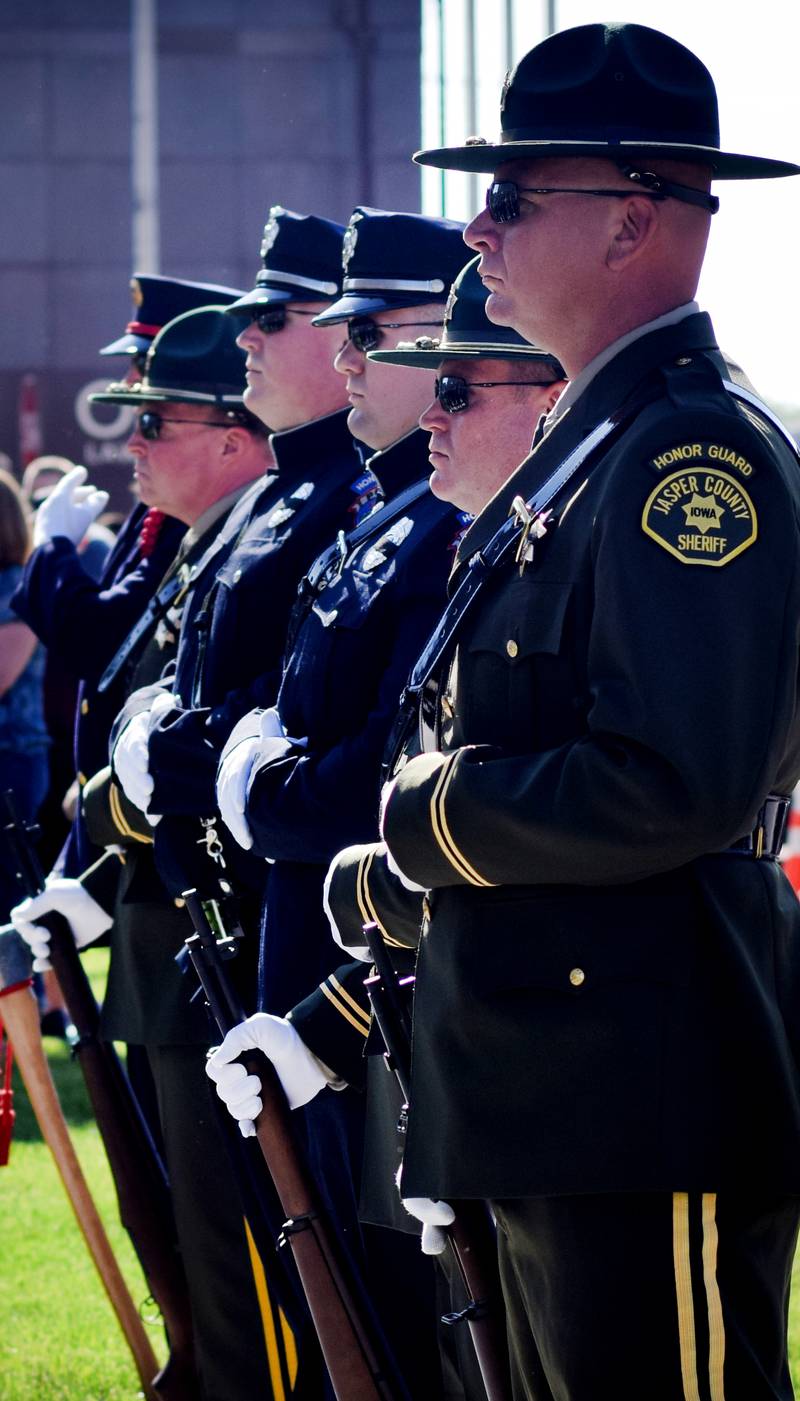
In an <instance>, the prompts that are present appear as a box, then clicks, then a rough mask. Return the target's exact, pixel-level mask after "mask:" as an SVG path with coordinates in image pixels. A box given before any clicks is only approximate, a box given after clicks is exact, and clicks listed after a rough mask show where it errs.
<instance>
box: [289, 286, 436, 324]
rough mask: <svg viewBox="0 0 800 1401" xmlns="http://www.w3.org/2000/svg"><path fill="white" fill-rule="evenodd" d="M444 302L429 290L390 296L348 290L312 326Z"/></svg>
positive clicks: (315, 319)
mask: <svg viewBox="0 0 800 1401" xmlns="http://www.w3.org/2000/svg"><path fill="white" fill-rule="evenodd" d="M439 301H441V302H442V305H444V298H443V297H439V296H437V295H436V293H435V292H428V293H427V294H426V295H425V296H421V295H419V294H410V293H407V294H406V295H402V294H401V295H399V296H395V297H389V296H385V297H383V296H379V295H376V296H372V297H370V296H365V295H363V294H361V293H357V292H348V293H347V295H346V296H344V297H340V298H339V300H338V301H336V302H332V303H331V305H330V306H329V307H326V308H325V310H324V311H321V312H320V314H319V316H315V317H314V320H313V321H312V323H311V324H312V326H332V325H334V323H335V322H337V321H350V320H351V318H353V317H355V316H372V315H374V313H375V312H376V311H402V310H403V308H404V307H413V306H427V305H428V303H429V302H439Z"/></svg>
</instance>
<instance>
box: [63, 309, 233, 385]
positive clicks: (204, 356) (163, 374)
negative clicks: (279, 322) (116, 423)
mask: <svg viewBox="0 0 800 1401" xmlns="http://www.w3.org/2000/svg"><path fill="white" fill-rule="evenodd" d="M225 312H226V308H225V307H222V306H207V307H201V308H200V309H199V310H198V311H187V312H184V314H183V316H178V317H176V318H175V320H174V321H170V323H169V325H168V326H165V327H164V329H163V331H159V333H158V335H157V336H156V338H155V340H154V341H153V344H152V346H151V347H150V349H149V351H148V352H147V364H146V367H145V372H144V376H143V378H142V379H141V380H139V382H138V383H137V384H110V385H109V386H108V388H107V389H106V390H104V391H103V392H102V393H99V394H90V395H89V398H90V400H91V402H92V403H93V404H216V405H218V406H219V407H220V408H235V409H238V408H241V407H242V396H243V394H244V391H245V388H246V384H247V381H246V379H245V360H246V356H245V353H244V351H243V350H240V349H239V347H238V345H237V344H236V336H237V334H238V330H239V327H238V326H237V324H236V322H235V321H232V320H231V319H230V317H228V316H226V315H225Z"/></svg>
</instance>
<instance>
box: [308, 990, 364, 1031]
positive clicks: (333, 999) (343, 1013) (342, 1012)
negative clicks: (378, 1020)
mask: <svg viewBox="0 0 800 1401" xmlns="http://www.w3.org/2000/svg"><path fill="white" fill-rule="evenodd" d="M319 988H320V992H322V993H324V994H325V996H326V997H327V999H328V1001H329V1002H330V1003H332V1004H333V1006H334V1007H335V1008H336V1010H337V1012H338V1013H339V1016H340V1017H344V1018H345V1020H346V1021H348V1022H349V1023H350V1025H351V1026H354V1027H355V1029H356V1031H360V1032H361V1035H362V1036H364V1037H366V1036H367V1035H368V1034H369V1033H368V1030H367V1028H366V1027H365V1026H364V1025H363V1023H361V1022H357V1021H356V1019H355V1017H354V1016H353V1014H352V1012H348V1010H347V1008H346V1007H345V1005H344V1003H343V1002H340V1001H339V998H338V997H337V996H336V994H335V992H332V991H331V989H330V988H329V987H328V985H327V983H320V985H319Z"/></svg>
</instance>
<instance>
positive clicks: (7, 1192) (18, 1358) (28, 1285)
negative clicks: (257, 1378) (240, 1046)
mask: <svg viewBox="0 0 800 1401" xmlns="http://www.w3.org/2000/svg"><path fill="white" fill-rule="evenodd" d="M107 959H108V951H107V950H105V949H97V950H91V951H90V952H89V953H88V954H87V955H86V956H85V962H86V965H87V967H88V970H89V972H90V974H91V975H92V978H93V981H94V982H95V985H96V987H97V988H102V984H103V979H104V975H105V968H106V964H107ZM1 1005H2V1004H0V1009H1ZM45 1049H46V1050H47V1053H48V1059H49V1062H50V1070H51V1073H52V1076H53V1080H54V1082H55V1085H56V1089H57V1091H58V1095H59V1098H60V1100H61V1104H62V1107H63V1110H64V1114H65V1117H66V1119H67V1123H68V1125H69V1129H70V1135H71V1137H72V1140H73V1143H74V1145H75V1149H76V1151H77V1154H78V1157H79V1158H80V1162H81V1167H82V1168H83V1171H84V1174H85V1176H86V1179H87V1181H88V1183H89V1189H90V1191H91V1193H92V1196H93V1198H94V1200H95V1203H96V1205H97V1208H98V1210H99V1212H100V1215H101V1217H102V1219H103V1224H104V1226H105V1228H106V1231H107V1233H108V1236H109V1239H110V1241H111V1245H112V1249H113V1250H114V1254H115V1255H116V1257H117V1260H118V1262H119V1265H120V1267H121V1269H122V1272H123V1274H124V1276H125V1279H126V1281H127V1284H128V1288H129V1289H130V1291H131V1294H132V1296H133V1299H134V1301H135V1302H136V1303H137V1304H143V1302H144V1300H145V1299H146V1298H147V1296H148V1293H149V1291H148V1289H147V1286H146V1284H145V1282H144V1279H143V1276H142V1273H141V1270H140V1269H139V1265H138V1261H137V1259H136V1256H135V1255H134V1252H133V1247H132V1246H131V1244H130V1241H129V1239H128V1236H127V1233H126V1232H125V1231H124V1230H123V1228H122V1226H121V1225H120V1224H119V1218H118V1216H117V1205H116V1196H115V1193H114V1186H113V1182H112V1179H111V1174H110V1172H109V1169H108V1164H107V1162H106V1158H105V1153H104V1151H103V1146H102V1143H101V1141H100V1136H99V1134H98V1132H97V1129H96V1128H95V1125H94V1120H93V1119H92V1117H91V1111H90V1108H89V1103H88V1100H87V1097H86V1093H85V1090H84V1085H83V1078H82V1076H81V1072H80V1069H79V1067H78V1066H77V1064H76V1063H75V1062H74V1061H73V1060H72V1059H71V1058H70V1055H69V1051H68V1049H67V1048H66V1046H65V1045H64V1043H63V1042H62V1041H57V1040H55V1039H52V1038H47V1040H46V1041H45ZM14 1104H15V1109H16V1111H17V1120H16V1124H15V1126H14V1139H13V1142H12V1145H11V1159H10V1162H9V1165H8V1167H5V1168H2V1169H0V1233H1V1234H0V1401H127V1398H131V1397H135V1396H137V1395H141V1392H140V1390H139V1383H138V1378H137V1375H136V1370H135V1367H134V1365H133V1362H132V1360H131V1356H130V1353H129V1352H128V1348H127V1345H126V1343H125V1341H124V1339H123V1336H122V1333H121V1332H120V1329H119V1325H118V1323H117V1320H116V1316H115V1314H114V1312H113V1310H112V1308H111V1304H110V1303H109V1301H108V1298H107V1296H106V1294H105V1291H104V1289H103V1287H102V1285H101V1283H100V1280H99V1277H98V1275H97V1272H96V1270H95V1267H94V1264H93V1262H92V1260H91V1258H90V1256H89V1253H88V1250H87V1248H86V1244H85V1242H84V1239H83V1236H82V1234H81V1232H80V1230H79V1228H78V1225H77V1222H76V1220H75V1217H74V1216H73V1213H72V1208H71V1207H70V1205H69V1202H68V1200H67V1196H66V1193H65V1191H64V1188H63V1185H62V1183H61V1179H60V1177H59V1175H58V1172H57V1170H56V1167H55V1164H54V1163H53V1160H52V1158H51V1156H50V1152H49V1150H48V1148H47V1147H46V1146H45V1144H44V1143H43V1142H42V1138H41V1134H40V1133H39V1129H38V1125H37V1124H36V1121H35V1119H34V1117H33V1113H32V1111H31V1108H30V1105H29V1103H28V1099H27V1096H26V1094H25V1091H24V1088H23V1086H22V1082H21V1080H20V1079H19V1076H18V1075H17V1074H16V1067H15V1096H14ZM144 1312H145V1314H149V1316H150V1317H152V1314H153V1310H152V1307H151V1308H149V1309H144ZM147 1331H148V1335H149V1336H150V1339H151V1342H152V1345H153V1348H154V1351H155V1352H156V1355H157V1356H158V1357H159V1358H161V1359H163V1357H164V1355H165V1346H164V1335H163V1331H162V1329H161V1325H160V1322H159V1321H157V1320H154V1322H153V1325H152V1327H148V1330H147Z"/></svg>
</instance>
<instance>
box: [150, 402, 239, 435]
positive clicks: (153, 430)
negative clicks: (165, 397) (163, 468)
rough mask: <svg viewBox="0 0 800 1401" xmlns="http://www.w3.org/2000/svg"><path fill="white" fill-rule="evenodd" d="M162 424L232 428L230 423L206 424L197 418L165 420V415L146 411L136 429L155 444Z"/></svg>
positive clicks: (152, 410)
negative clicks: (191, 424) (189, 424)
mask: <svg viewBox="0 0 800 1401" xmlns="http://www.w3.org/2000/svg"><path fill="white" fill-rule="evenodd" d="M162 423H193V424H194V426H195V428H231V427H232V426H233V420H231V422H230V423H206V422H205V420H204V419H196V418H165V416H164V415H163V414H160V413H156V412H155V410H154V409H144V410H143V411H142V413H140V414H139V415H138V417H137V419H136V428H137V431H138V432H139V433H141V435H142V437H143V438H146V439H147V441H148V443H154V442H155V440H156V438H160V437H161V425H162Z"/></svg>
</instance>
